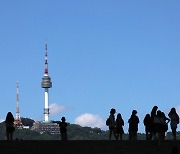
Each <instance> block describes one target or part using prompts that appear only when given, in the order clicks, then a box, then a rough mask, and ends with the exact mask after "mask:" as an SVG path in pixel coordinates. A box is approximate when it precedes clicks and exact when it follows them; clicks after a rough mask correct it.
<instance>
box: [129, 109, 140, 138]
mask: <svg viewBox="0 0 180 154" xmlns="http://www.w3.org/2000/svg"><path fill="white" fill-rule="evenodd" d="M136 114H137V111H136V110H133V111H132V115H131V117H130V119H129V120H128V123H129V140H137V131H138V123H139V118H138V116H137V115H136Z"/></svg>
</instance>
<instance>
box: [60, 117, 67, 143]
mask: <svg viewBox="0 0 180 154" xmlns="http://www.w3.org/2000/svg"><path fill="white" fill-rule="evenodd" d="M67 126H68V124H67V123H66V118H65V117H62V118H61V122H60V123H59V127H60V133H61V140H67V139H68V138H67V128H66V127H67Z"/></svg>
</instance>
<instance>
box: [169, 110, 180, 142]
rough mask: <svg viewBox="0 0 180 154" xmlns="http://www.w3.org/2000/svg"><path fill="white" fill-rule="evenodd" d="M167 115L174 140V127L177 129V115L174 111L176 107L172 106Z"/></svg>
mask: <svg viewBox="0 0 180 154" xmlns="http://www.w3.org/2000/svg"><path fill="white" fill-rule="evenodd" d="M168 116H169V118H170V120H171V123H170V126H171V130H172V134H173V137H174V140H176V129H177V125H178V124H179V116H178V114H177V113H176V109H175V108H172V109H171V111H170V112H169V114H168Z"/></svg>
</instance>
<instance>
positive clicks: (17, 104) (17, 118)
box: [14, 81, 22, 126]
mask: <svg viewBox="0 0 180 154" xmlns="http://www.w3.org/2000/svg"><path fill="white" fill-rule="evenodd" d="M14 124H15V125H16V126H22V122H21V117H20V110H19V85H18V81H17V82H16V119H15V120H14Z"/></svg>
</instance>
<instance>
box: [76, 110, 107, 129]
mask: <svg viewBox="0 0 180 154" xmlns="http://www.w3.org/2000/svg"><path fill="white" fill-rule="evenodd" d="M74 123H75V124H79V125H81V126H89V127H92V128H94V127H98V128H104V127H105V122H104V120H103V119H102V118H101V117H100V116H99V115H94V114H90V113H84V114H82V115H80V116H78V117H77V118H76V119H75V122H74Z"/></svg>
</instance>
